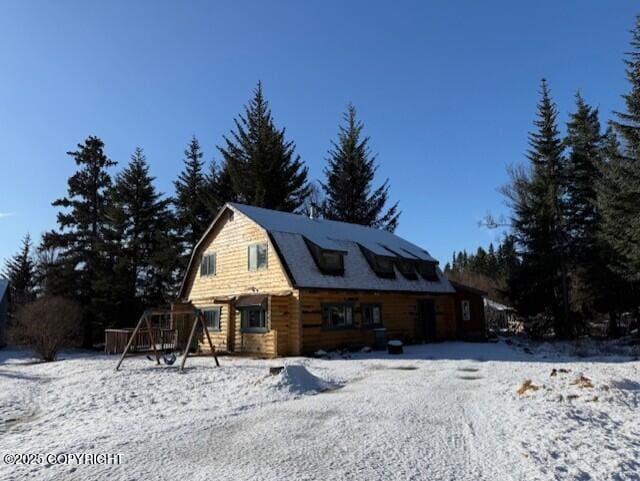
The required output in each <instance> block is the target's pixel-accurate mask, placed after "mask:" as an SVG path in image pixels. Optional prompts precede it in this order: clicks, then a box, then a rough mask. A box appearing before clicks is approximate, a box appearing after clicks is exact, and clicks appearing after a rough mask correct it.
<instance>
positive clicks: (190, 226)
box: [173, 136, 211, 265]
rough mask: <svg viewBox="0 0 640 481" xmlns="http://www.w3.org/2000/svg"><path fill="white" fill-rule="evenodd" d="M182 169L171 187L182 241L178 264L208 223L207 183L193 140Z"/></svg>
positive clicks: (196, 145) (196, 140)
mask: <svg viewBox="0 0 640 481" xmlns="http://www.w3.org/2000/svg"><path fill="white" fill-rule="evenodd" d="M184 156H185V157H184V169H183V171H182V172H181V173H180V175H179V176H178V179H177V180H176V181H175V182H174V183H173V184H174V186H175V199H174V206H175V211H176V224H177V230H178V233H179V235H180V237H181V239H182V247H183V253H182V263H183V264H184V265H186V261H187V259H188V255H189V252H190V251H191V250H192V249H193V247H194V246H195V245H196V244H197V242H198V241H199V240H200V237H202V234H204V231H205V230H206V229H207V227H208V225H209V223H210V222H211V215H210V210H209V202H210V198H209V195H208V194H207V190H208V179H207V175H206V173H205V172H204V161H203V160H202V156H203V153H202V149H201V148H200V143H199V142H198V139H196V138H195V136H194V137H193V138H192V139H191V141H190V142H189V145H188V146H187V149H186V150H185V151H184Z"/></svg>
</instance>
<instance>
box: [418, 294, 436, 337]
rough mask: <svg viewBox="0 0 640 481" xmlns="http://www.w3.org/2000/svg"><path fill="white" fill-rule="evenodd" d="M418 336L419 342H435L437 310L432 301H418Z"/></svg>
mask: <svg viewBox="0 0 640 481" xmlns="http://www.w3.org/2000/svg"><path fill="white" fill-rule="evenodd" d="M417 311H418V312H417V316H416V317H417V326H416V336H417V338H418V339H417V341H418V342H423V341H427V342H428V341H435V339H436V308H435V304H434V302H433V301H432V300H431V299H424V300H420V301H418V309H417Z"/></svg>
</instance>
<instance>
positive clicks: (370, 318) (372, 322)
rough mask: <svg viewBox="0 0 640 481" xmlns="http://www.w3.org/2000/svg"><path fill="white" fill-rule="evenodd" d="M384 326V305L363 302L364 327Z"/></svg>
mask: <svg viewBox="0 0 640 481" xmlns="http://www.w3.org/2000/svg"><path fill="white" fill-rule="evenodd" d="M377 326H382V306H380V304H362V327H377Z"/></svg>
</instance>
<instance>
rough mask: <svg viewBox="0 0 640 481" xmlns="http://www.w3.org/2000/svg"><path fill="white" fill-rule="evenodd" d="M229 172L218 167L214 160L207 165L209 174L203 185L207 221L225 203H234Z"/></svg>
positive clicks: (223, 167)
mask: <svg viewBox="0 0 640 481" xmlns="http://www.w3.org/2000/svg"><path fill="white" fill-rule="evenodd" d="M235 201H236V196H235V193H234V192H233V188H232V185H231V179H230V177H229V171H228V169H227V168H226V165H222V166H219V165H218V163H217V162H216V161H215V160H212V161H211V163H210V164H209V173H208V175H207V177H206V184H205V203H206V206H207V211H208V213H209V214H208V215H209V221H211V220H213V218H214V217H215V216H216V214H217V213H218V212H219V211H220V209H221V208H222V206H223V205H224V204H225V203H226V202H235Z"/></svg>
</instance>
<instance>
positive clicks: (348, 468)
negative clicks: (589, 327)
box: [0, 341, 640, 481]
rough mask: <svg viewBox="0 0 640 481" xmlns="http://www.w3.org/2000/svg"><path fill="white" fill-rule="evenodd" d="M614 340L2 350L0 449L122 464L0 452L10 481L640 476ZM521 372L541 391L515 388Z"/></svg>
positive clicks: (639, 367) (632, 405)
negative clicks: (329, 352) (182, 359)
mask: <svg viewBox="0 0 640 481" xmlns="http://www.w3.org/2000/svg"><path fill="white" fill-rule="evenodd" d="M606 351H607V352H606V353H605V351H603V349H601V348H600V347H594V345H592V344H588V345H581V346H577V347H576V346H575V345H569V344H562V345H550V344H543V345H535V346H534V345H526V344H518V343H507V342H504V341H502V342H499V343H497V344H466V343H442V344H430V345H424V346H410V347H408V348H405V354H403V355H400V356H389V355H387V354H384V353H368V354H364V353H359V354H356V355H352V357H351V358H350V359H342V358H340V357H337V356H336V357H334V358H333V359H308V358H290V359H285V360H278V359H276V360H268V361H267V360H255V359H242V358H229V357H222V358H221V365H222V367H220V368H215V364H214V362H213V359H211V358H204V357H203V358H193V359H190V360H189V361H188V364H187V370H186V372H185V373H183V374H180V373H179V372H178V369H177V367H175V366H174V367H167V366H159V367H158V366H156V365H155V364H154V363H152V362H150V361H148V360H147V359H145V358H140V357H138V358H128V359H127V360H125V363H124V364H123V368H122V370H121V371H120V372H117V373H116V372H114V371H113V368H114V366H115V364H116V361H117V358H116V357H113V356H104V355H97V354H93V353H82V352H74V353H65V354H64V355H63V357H64V358H65V359H64V360H61V361H58V362H54V363H49V364H35V363H31V362H29V361H30V359H29V356H28V354H27V353H26V352H24V351H18V350H7V349H5V350H2V351H0V456H2V455H5V454H17V453H41V454H47V453H67V454H68V453H80V452H89V453H118V454H121V455H122V460H123V462H124V464H120V465H114V464H111V465H95V464H94V465H76V464H67V465H58V464H54V465H45V464H40V465H38V464H36V465H31V466H23V465H17V466H8V465H6V464H2V461H1V459H0V479H7V480H8V479H51V480H67V479H69V480H75V479H78V480H88V479H91V480H92V479H109V480H113V481H115V480H141V479H170V480H178V479H189V480H218V479H219V480H223V479H224V480H246V479H257V480H287V479H292V480H307V479H309V480H310V479H322V480H356V479H357V480H359V479H362V480H378V479H380V480H389V479H397V480H408V479H412V480H418V479H420V480H422V479H427V480H474V481H476V480H492V481H496V480H537V479H542V480H546V479H571V480H574V479H578V480H608V479H612V480H638V479H640V417H639V408H640V361H638V357H637V354H635V353H634V352H632V351H631V350H629V349H623V348H617V349H613V348H609V349H607V350H606ZM634 356H635V357H634ZM283 363H284V364H286V365H287V368H286V369H285V370H284V371H283V372H282V373H281V374H278V375H275V376H271V375H270V374H269V369H268V367H269V366H278V365H282V364H283ZM554 369H555V371H553V370H554ZM552 372H554V373H555V374H554V375H551V373H552ZM577 379H581V381H579V382H578V384H574V383H575V382H576V380H577ZM526 380H530V381H531V384H533V385H534V386H535V387H537V388H538V389H535V387H534V388H532V389H529V390H527V391H526V392H525V393H524V394H521V395H520V394H518V393H517V392H516V391H517V390H518V389H519V388H520V387H521V386H522V384H523V382H524V381H526Z"/></svg>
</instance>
